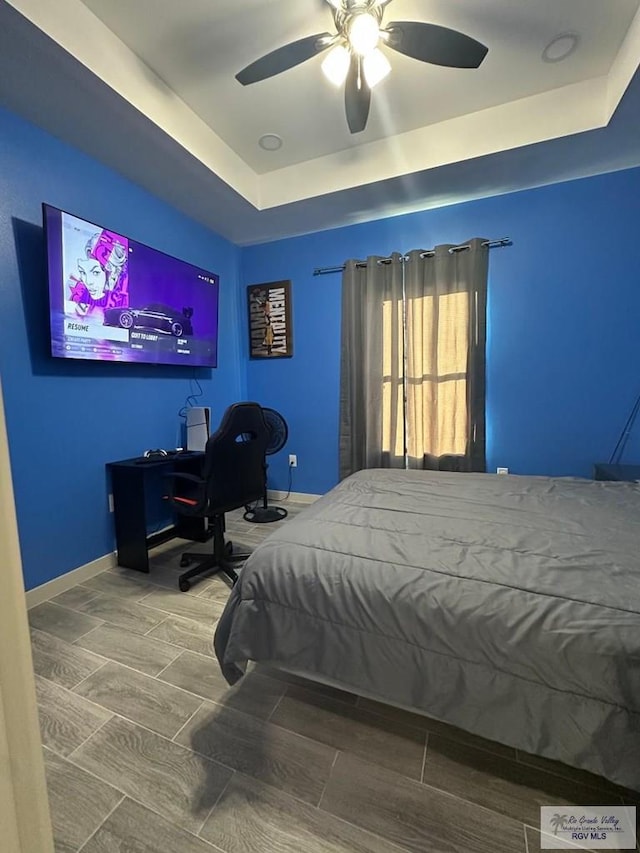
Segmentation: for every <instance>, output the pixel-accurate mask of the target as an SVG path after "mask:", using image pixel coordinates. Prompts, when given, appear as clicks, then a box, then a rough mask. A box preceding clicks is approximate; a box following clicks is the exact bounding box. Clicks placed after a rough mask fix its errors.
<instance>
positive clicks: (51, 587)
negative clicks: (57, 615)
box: [25, 551, 117, 609]
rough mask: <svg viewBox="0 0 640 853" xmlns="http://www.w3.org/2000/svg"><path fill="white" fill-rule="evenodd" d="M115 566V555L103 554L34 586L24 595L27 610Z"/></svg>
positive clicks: (113, 553)
mask: <svg viewBox="0 0 640 853" xmlns="http://www.w3.org/2000/svg"><path fill="white" fill-rule="evenodd" d="M116 564H117V560H116V553H115V551H113V552H112V553H111V554H105V555H104V557H98V559H97V560H92V561H91V562H90V563H86V565H84V566H78V568H77V569H72V570H71V571H70V572H67V573H66V574H64V575H60V577H59V578H54V579H53V580H51V581H48V582H47V583H43V584H41V585H40V586H36V587H34V588H33V589H30V590H29V591H28V592H26V593H25V598H26V601H27V609H29V608H31V607H35V606H36V604H42V602H43V601H49V599H51V598H53V597H54V596H56V595H60V593H61V592H65V591H66V590H68V589H71V587H72V586H75V585H76V584H78V583H82V581H88V580H89V578H93V577H95V576H96V575H99V574H100V573H101V572H106V570H107V569H112V568H113V567H114V566H115V565H116Z"/></svg>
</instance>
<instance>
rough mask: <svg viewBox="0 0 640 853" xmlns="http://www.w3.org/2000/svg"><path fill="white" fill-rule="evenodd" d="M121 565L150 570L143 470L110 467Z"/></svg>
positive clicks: (142, 570)
mask: <svg viewBox="0 0 640 853" xmlns="http://www.w3.org/2000/svg"><path fill="white" fill-rule="evenodd" d="M111 486H112V490H113V512H114V521H115V528H116V547H117V549H118V565H119V566H124V567H125V568H127V569H136V570H137V571H139V572H147V573H148V572H149V555H148V553H147V527H146V518H145V494H144V471H143V470H142V466H140V470H137V469H135V468H117V467H115V466H114V467H113V468H112V469H111Z"/></svg>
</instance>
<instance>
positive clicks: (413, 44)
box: [385, 21, 489, 68]
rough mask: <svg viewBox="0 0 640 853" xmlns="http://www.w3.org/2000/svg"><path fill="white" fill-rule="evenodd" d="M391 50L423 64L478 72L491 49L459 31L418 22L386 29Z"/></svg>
mask: <svg viewBox="0 0 640 853" xmlns="http://www.w3.org/2000/svg"><path fill="white" fill-rule="evenodd" d="M385 29H386V32H388V33H389V38H388V40H387V45H388V47H391V48H393V50H397V51H398V53H404V54H405V56H410V57H412V59H419V60H420V61H421V62H431V63H432V64H433V65H445V66H447V67H448V68H477V67H478V66H479V65H480V63H481V62H482V60H483V59H484V58H485V56H486V55H487V53H488V51H489V48H488V47H486V46H485V45H484V44H481V43H480V42H479V41H476V40H475V39H473V38H471V36H466V35H465V34H464V33H460V32H458V30H450V29H449V28H448V27H439V26H437V25H436V24H423V23H419V22H418V21H393V22H392V23H390V24H389V25H388V26H387V27H386V28H385Z"/></svg>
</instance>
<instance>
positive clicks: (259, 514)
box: [244, 406, 289, 524]
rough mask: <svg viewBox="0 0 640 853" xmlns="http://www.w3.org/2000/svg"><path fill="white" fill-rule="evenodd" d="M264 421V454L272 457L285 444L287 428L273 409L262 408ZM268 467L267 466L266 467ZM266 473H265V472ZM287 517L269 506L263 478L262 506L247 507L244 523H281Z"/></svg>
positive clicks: (281, 508) (283, 420) (279, 510)
mask: <svg viewBox="0 0 640 853" xmlns="http://www.w3.org/2000/svg"><path fill="white" fill-rule="evenodd" d="M262 412H263V414H264V419H265V421H266V422H267V426H268V427H269V444H268V445H267V450H266V454H267V456H272V455H273V454H274V453H277V452H278V451H279V450H282V448H283V447H284V446H285V444H286V443H287V438H288V437H289V428H288V427H287V422H286V421H285V419H284V418H283V417H282V415H281V414H280V412H276V410H275V409H266V408H265V407H264V406H263V407H262ZM266 467H267V468H268V467H269V466H268V465H267V466H266ZM265 473H266V472H265ZM286 517H287V510H286V509H284V508H283V507H281V506H269V502H268V500H267V486H266V476H265V489H264V497H263V498H262V506H254V507H247V508H246V512H245V514H244V519H245V521H253V522H255V523H256V524H268V523H269V522H270V521H282V519H283V518H286Z"/></svg>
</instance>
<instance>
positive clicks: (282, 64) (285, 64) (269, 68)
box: [236, 33, 334, 86]
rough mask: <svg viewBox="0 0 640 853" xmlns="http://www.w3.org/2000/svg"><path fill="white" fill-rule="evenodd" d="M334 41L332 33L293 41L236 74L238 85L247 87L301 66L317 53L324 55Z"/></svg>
mask: <svg viewBox="0 0 640 853" xmlns="http://www.w3.org/2000/svg"><path fill="white" fill-rule="evenodd" d="M333 40H334V36H332V35H331V33H318V35H315V36H306V38H303V39H299V40H298V41H292V42H291V43H290V44H285V45H284V46H283V47H279V48H278V49H277V50H274V51H272V52H271V53H267V54H266V56H262V57H261V58H260V59H256V61H255V62H252V63H251V65H247V67H246V68H243V69H242V71H239V72H238V73H237V74H236V80H237V81H238V83H242V85H243V86H247V85H248V84H249V83H257V82H258V81H260V80H266V79H267V78H268V77H273V76H275V75H276V74H280V73H281V72H282V71H288V70H289V68H294V67H295V66H296V65H300V63H301V62H306V61H307V59H311V57H312V56H315V55H316V54H317V53H322V51H323V50H326V48H328V47H329V46H330V45H331V43H332V42H333Z"/></svg>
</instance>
